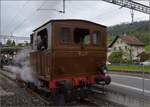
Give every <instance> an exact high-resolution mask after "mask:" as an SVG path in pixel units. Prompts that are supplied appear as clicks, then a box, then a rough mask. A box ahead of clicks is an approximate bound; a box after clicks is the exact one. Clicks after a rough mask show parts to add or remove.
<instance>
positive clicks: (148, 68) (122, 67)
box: [107, 64, 150, 72]
mask: <svg viewBox="0 0 150 107" xmlns="http://www.w3.org/2000/svg"><path fill="white" fill-rule="evenodd" d="M107 68H108V70H127V71H131V72H134V71H144V72H150V66H149V65H148V66H141V65H133V64H132V65H109V66H107Z"/></svg>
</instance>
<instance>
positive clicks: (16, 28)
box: [12, 0, 47, 33]
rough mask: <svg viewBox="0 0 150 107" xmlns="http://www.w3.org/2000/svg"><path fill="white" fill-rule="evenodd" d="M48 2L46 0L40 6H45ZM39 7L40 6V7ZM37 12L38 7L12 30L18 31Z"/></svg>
mask: <svg viewBox="0 0 150 107" xmlns="http://www.w3.org/2000/svg"><path fill="white" fill-rule="evenodd" d="M46 2H47V0H45V1H44V2H43V3H42V4H41V5H40V7H41V6H43V5H44V4H45V3H46ZM38 8H39V7H38ZM35 13H37V9H35V11H34V12H33V13H32V14H30V15H29V16H28V17H27V18H25V19H24V20H23V21H22V22H21V23H20V24H19V25H18V26H17V27H15V28H14V29H13V30H12V32H13V33H14V32H15V31H17V30H18V29H19V28H20V27H21V26H22V25H23V24H24V22H26V21H27V20H28V19H29V18H30V17H31V16H33V15H34V14H35Z"/></svg>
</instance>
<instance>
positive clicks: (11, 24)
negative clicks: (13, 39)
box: [6, 0, 30, 33]
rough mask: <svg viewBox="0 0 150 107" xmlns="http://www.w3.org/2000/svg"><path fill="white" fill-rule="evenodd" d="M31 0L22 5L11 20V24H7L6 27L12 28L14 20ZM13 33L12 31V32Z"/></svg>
mask: <svg viewBox="0 0 150 107" xmlns="http://www.w3.org/2000/svg"><path fill="white" fill-rule="evenodd" d="M29 1H30V0H27V1H26V2H25V3H24V4H23V5H22V7H21V8H20V10H19V11H18V12H17V13H16V14H15V16H14V17H13V18H12V20H11V21H10V22H9V24H8V25H7V26H6V28H11V27H10V26H13V22H14V20H16V18H17V17H18V15H19V14H20V12H21V10H22V9H23V8H24V7H25V6H26V5H27V4H28V2H29ZM10 33H11V32H10Z"/></svg>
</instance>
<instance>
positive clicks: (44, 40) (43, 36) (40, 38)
mask: <svg viewBox="0 0 150 107" xmlns="http://www.w3.org/2000/svg"><path fill="white" fill-rule="evenodd" d="M47 48H48V33H47V29H46V28H45V29H43V30H41V31H39V32H38V33H37V49H38V50H41V51H43V50H46V49H47Z"/></svg>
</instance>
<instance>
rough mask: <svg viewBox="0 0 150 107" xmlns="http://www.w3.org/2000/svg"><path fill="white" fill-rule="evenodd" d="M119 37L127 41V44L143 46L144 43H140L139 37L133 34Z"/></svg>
mask: <svg viewBox="0 0 150 107" xmlns="http://www.w3.org/2000/svg"><path fill="white" fill-rule="evenodd" d="M119 38H120V39H121V40H122V41H123V42H125V43H127V44H128V45H136V46H137V45H138V46H144V43H142V42H141V41H140V40H139V39H137V38H136V37H135V36H128V35H126V36H119Z"/></svg>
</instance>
